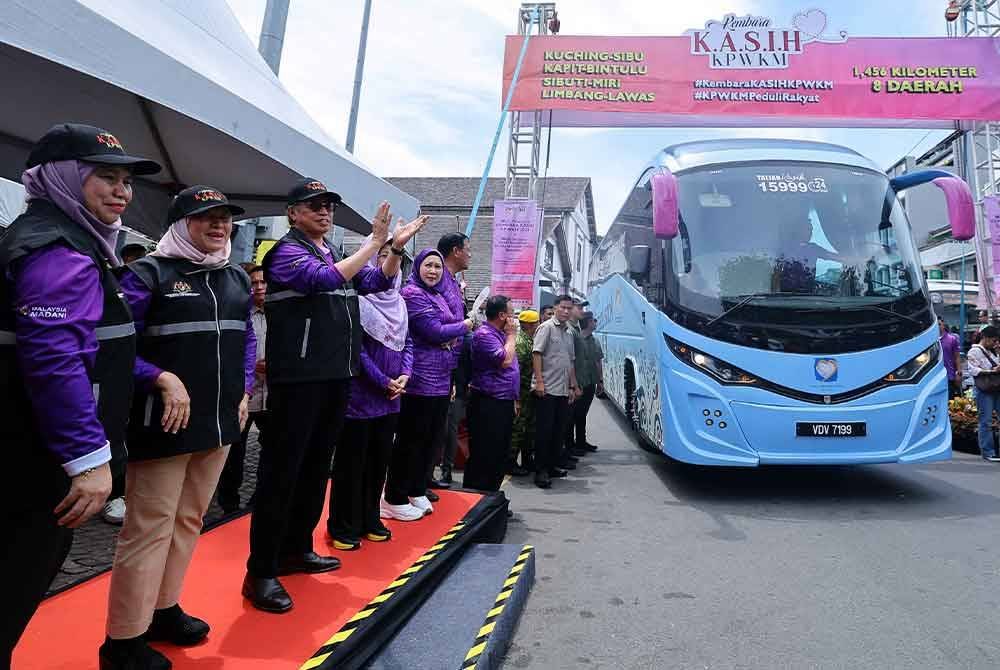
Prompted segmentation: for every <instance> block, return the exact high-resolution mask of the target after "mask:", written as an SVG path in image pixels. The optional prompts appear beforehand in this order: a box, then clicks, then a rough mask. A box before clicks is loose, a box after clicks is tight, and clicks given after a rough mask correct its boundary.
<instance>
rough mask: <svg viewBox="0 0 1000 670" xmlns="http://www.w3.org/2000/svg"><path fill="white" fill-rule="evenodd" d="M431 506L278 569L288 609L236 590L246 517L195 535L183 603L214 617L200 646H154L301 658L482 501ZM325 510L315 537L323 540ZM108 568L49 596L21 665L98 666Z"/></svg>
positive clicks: (206, 657)
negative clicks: (265, 605)
mask: <svg viewBox="0 0 1000 670" xmlns="http://www.w3.org/2000/svg"><path fill="white" fill-rule="evenodd" d="M440 493H441V501H440V502H438V503H435V504H434V514H432V515H430V516H428V517H425V518H423V519H421V520H420V521H417V522H412V523H399V522H395V521H389V522H387V525H388V526H389V528H390V529H391V530H392V540H390V541H389V542H384V543H374V542H363V543H362V548H361V550H359V551H351V552H337V551H334V550H333V549H332V548H331V549H329V550H328V551H329V553H335V554H337V555H338V556H340V559H341V560H342V561H343V566H342V567H341V568H340V570H337V571H336V572H330V573H326V574H323V575H294V576H291V577H282V583H283V584H284V585H285V588H287V589H288V592H289V593H290V594H291V596H292V599H293V600H294V601H295V607H294V608H293V609H292V610H291V611H290V612H288V613H286V614H281V615H275V614H265V613H263V612H258V611H257V610H255V609H254V608H253V607H251V606H250V605H249V603H247V602H246V601H245V600H244V599H243V597H242V596H241V595H240V585H241V584H242V582H243V576H244V574H245V566H246V557H247V552H248V535H249V529H250V517H249V516H244V517H241V518H239V519H237V520H235V521H232V522H230V523H227V524H224V525H222V526H220V527H218V528H215V529H213V530H211V531H209V532H208V533H206V534H205V535H204V536H202V538H201V540H200V541H199V542H198V547H197V549H196V550H195V554H194V559H193V562H192V564H191V569H190V571H189V572H188V576H187V581H186V583H185V586H184V595H183V596H182V597H181V606H182V607H184V609H185V610H186V611H188V612H190V613H191V614H194V615H196V616H199V617H201V618H203V619H205V620H206V621H208V622H209V624H210V625H211V626H212V633H211V634H210V635H209V637H208V639H207V640H206V641H205V642H204V643H202V644H201V645H199V646H197V647H189V648H186V649H185V648H181V647H174V646H172V645H157V648H158V649H160V650H161V651H162V652H163V653H165V654H166V655H167V656H168V657H169V658H170V660H172V661H173V664H174V668H176V669H177V670H184V669H186V668H191V669H195V668H197V669H199V670H217V669H218V668H237V667H238V668H241V669H244V668H249V669H255V668H259V669H260V670H264V669H267V670H280V669H282V668H289V669H293V668H298V667H300V666H301V665H302V664H303V663H304V662H305V661H306V660H308V659H309V657H310V656H311V655H312V654H313V652H315V651H316V650H317V649H319V647H321V646H322V645H323V644H324V643H325V642H326V641H327V640H328V639H330V636H331V635H333V634H334V633H335V632H337V631H338V630H339V629H340V628H341V626H343V625H344V624H345V623H346V622H347V620H348V619H350V618H351V617H352V616H353V615H354V614H355V613H356V612H357V611H358V610H360V609H361V608H362V607H364V606H365V605H366V604H367V603H368V602H369V601H370V600H371V599H372V598H374V597H375V596H376V595H378V594H379V592H380V591H382V589H383V588H385V587H386V586H387V585H388V584H390V583H391V582H392V581H393V580H395V579H396V577H397V576H399V575H400V574H401V573H402V572H403V571H404V570H406V569H407V568H408V567H410V565H412V564H413V562H414V561H415V560H416V559H418V558H419V557H420V556H421V555H422V554H423V553H424V552H425V551H426V550H427V549H428V548H430V547H431V546H432V545H434V544H435V542H437V540H438V539H439V538H440V537H441V536H442V535H444V534H446V533H447V532H448V530H449V529H450V528H451V527H452V526H453V525H454V524H455V523H457V522H458V521H459V520H460V519H461V518H462V517H463V516H465V514H466V513H467V512H468V511H469V510H470V509H472V507H473V506H474V505H475V504H476V503H477V502H478V501H479V500H480V496H478V495H476V494H472V493H459V492H447V491H441V492H440ZM325 529H326V517H325V516H324V519H323V522H322V523H321V524H320V526H319V528H318V529H317V531H316V535H315V546H316V548H317V549H320V550H321V551H322V550H323V549H322V548H323V547H327V546H328V545H327V544H326V539H325V534H326V530H325ZM110 578H111V575H110V573H108V574H104V575H101V576H100V577H96V578H94V579H91V580H89V581H87V582H85V583H83V584H80V585H79V586H76V587H74V588H72V589H70V590H68V591H65V592H63V593H60V594H59V595H56V596H53V597H52V598H49V599H48V600H46V601H45V602H44V603H42V606H41V607H40V608H39V610H38V613H37V614H36V615H35V618H34V619H32V621H31V624H30V625H29V626H28V630H27V631H25V634H24V637H23V638H22V639H21V642H20V644H19V645H18V647H17V649H16V650H15V652H14V663H13V667H14V668H16V669H17V670H29V669H30V670H34V669H36V668H37V669H39V670H42V669H44V670H84V669H86V668H96V667H97V648H98V647H99V646H100V644H101V642H103V640H104V624H105V616H106V614H107V602H108V585H109V583H110Z"/></svg>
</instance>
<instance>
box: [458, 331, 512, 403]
mask: <svg viewBox="0 0 1000 670" xmlns="http://www.w3.org/2000/svg"><path fill="white" fill-rule="evenodd" d="M506 342H507V336H506V335H505V334H504V333H503V332H502V331H500V330H499V329H498V328H497V327H496V326H494V325H493V324H492V323H489V322H486V323H484V324H483V325H481V326H479V328H477V329H476V332H475V333H473V334H472V355H471V358H472V376H471V378H470V379H469V386H470V387H471V388H473V389H476V390H477V391H479V392H480V393H483V394H484V395H488V396H490V397H491V398H496V399H497V400H517V399H518V397H519V395H520V392H521V371H520V368H519V367H518V364H517V356H515V357H514V359H513V360H512V361H511V363H510V365H508V366H507V367H504V366H503V362H504V359H505V358H506V357H507V352H506V351H505V350H504V345H505V344H506Z"/></svg>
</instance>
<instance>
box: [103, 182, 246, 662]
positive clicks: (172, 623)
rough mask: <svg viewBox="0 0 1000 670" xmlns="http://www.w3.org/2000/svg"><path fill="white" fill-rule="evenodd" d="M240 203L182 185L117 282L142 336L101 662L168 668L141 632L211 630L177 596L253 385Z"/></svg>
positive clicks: (165, 635) (193, 636)
mask: <svg viewBox="0 0 1000 670" xmlns="http://www.w3.org/2000/svg"><path fill="white" fill-rule="evenodd" d="M242 213H243V210H242V209H241V208H239V207H236V206H234V205H230V204H229V201H228V200H227V199H226V196H225V195H223V194H222V193H220V192H219V191H217V190H216V189H214V188H210V187H207V186H194V187H191V188H189V189H186V190H184V191H182V192H181V193H180V194H179V195H178V196H177V197H176V198H174V201H173V204H172V205H171V207H170V213H169V220H170V221H173V222H174V223H173V224H172V225H171V227H170V229H169V230H168V231H167V233H166V234H165V235H164V236H163V239H161V240H160V242H159V244H158V245H157V249H156V251H154V252H153V253H152V254H151V255H150V256H147V257H146V258H143V259H141V260H139V261H136V262H135V263H133V264H131V265H130V266H129V268H128V271H127V272H126V274H125V276H124V278H123V279H122V282H121V285H122V290H123V291H124V293H125V297H126V300H128V302H129V304H130V306H131V307H132V313H133V316H134V318H135V322H136V331H137V333H138V334H139V345H138V357H137V359H136V365H135V380H136V395H135V397H134V399H133V402H132V414H131V417H130V420H129V439H128V445H129V451H130V453H129V465H128V469H127V473H126V488H125V492H126V504H125V523H124V526H123V527H122V532H121V535H120V536H119V538H118V548H117V551H116V552H115V563H114V568H113V570H112V573H111V594H110V597H109V602H110V604H109V608H108V625H107V633H108V638H107V640H106V641H105V643H104V644H103V645H102V646H101V650H100V660H101V670H117V669H125V668H128V669H129V670H133V669H138V668H143V669H146V668H148V669H150V670H161V669H165V668H169V667H170V661H168V660H167V659H166V657H165V656H163V655H162V654H160V653H159V652H157V651H156V650H154V649H152V648H151V647H150V646H149V645H148V644H147V641H153V640H167V641H170V642H173V643H174V644H178V645H191V644H196V643H198V642H200V641H201V640H202V639H204V637H205V636H206V635H208V631H209V627H208V624H206V623H205V622H204V621H202V620H200V619H197V618H195V617H192V616H190V615H188V614H186V613H185V612H184V611H183V610H182V609H181V607H180V605H179V604H178V602H177V601H178V598H179V597H180V592H181V587H182V585H183V583H184V575H185V573H186V572H187V568H188V564H189V563H190V561H191V554H192V552H193V551H194V546H195V543H196V542H197V540H198V535H199V533H200V532H201V526H202V518H203V517H204V515H205V511H206V510H207V509H208V504H209V501H210V500H211V498H212V493H213V492H214V491H215V487H216V484H217V483H218V481H219V475H220V473H221V472H222V467H223V466H224V465H225V462H226V454H227V453H228V451H229V445H230V444H232V443H233V442H235V441H236V440H238V439H239V438H240V431H241V430H242V427H243V423H244V422H245V421H246V418H247V403H248V400H249V393H250V392H251V391H252V389H253V369H254V365H255V363H256V360H255V359H256V355H255V354H256V338H255V337H254V331H253V327H252V322H251V321H250V310H251V300H250V279H249V277H247V274H246V272H244V271H243V270H242V269H241V268H239V267H237V266H235V265H231V264H230V263H229V252H230V242H229V240H230V236H231V234H232V217H233V215H239V214H242Z"/></svg>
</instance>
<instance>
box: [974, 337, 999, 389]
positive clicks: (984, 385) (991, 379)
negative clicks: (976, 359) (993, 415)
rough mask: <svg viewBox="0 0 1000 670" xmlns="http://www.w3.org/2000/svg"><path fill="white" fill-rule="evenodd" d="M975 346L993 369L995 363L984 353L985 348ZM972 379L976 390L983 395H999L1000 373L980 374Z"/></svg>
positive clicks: (987, 353) (986, 352)
mask: <svg viewBox="0 0 1000 670" xmlns="http://www.w3.org/2000/svg"><path fill="white" fill-rule="evenodd" d="M975 346H977V347H979V350H980V351H982V352H983V354H984V355H985V356H986V359H987V360H988V361H989V362H990V363H992V364H993V366H994V367H995V366H996V364H997V362H996V361H995V360H994V359H993V357H992V356H990V353H989V352H988V351H986V347H981V346H979V345H978V344H977V345H975ZM973 379H974V380H975V384H976V388H977V389H978V390H980V391H982V392H983V393H1000V372H980V373H979V374H978V375H976V376H975V377H974V378H973Z"/></svg>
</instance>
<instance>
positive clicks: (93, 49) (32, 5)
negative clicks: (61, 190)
mask: <svg viewBox="0 0 1000 670" xmlns="http://www.w3.org/2000/svg"><path fill="white" fill-rule="evenodd" d="M319 67H320V66H318V69H319ZM0 72H2V73H3V74H2V76H0V86H2V89H0V90H2V95H3V97H4V100H5V104H3V105H0V176H2V177H7V178H9V179H12V180H16V181H19V180H20V173H21V171H22V170H23V169H24V161H25V158H26V157H27V153H28V150H29V149H30V147H31V145H32V143H33V142H34V141H35V140H36V139H37V138H38V137H40V136H41V135H42V134H43V133H44V132H45V131H46V130H47V129H48V128H49V127H51V126H52V125H54V124H56V123H60V122H65V121H73V122H78V123H89V124H91V125H95V126H100V127H103V128H106V129H108V130H109V131H111V132H112V133H113V134H115V135H116V136H117V137H118V138H119V140H121V142H122V143H123V144H124V145H125V148H126V150H127V151H128V152H129V153H131V154H135V155H140V156H148V157H150V158H153V159H154V160H156V161H158V162H159V163H160V164H161V165H163V166H164V168H165V169H164V171H163V172H162V173H160V174H159V175H154V176H153V177H150V178H143V179H142V180H141V181H140V183H139V184H138V186H137V188H136V200H135V201H134V202H133V205H132V206H131V207H129V210H128V212H127V213H126V215H125V223H126V224H127V225H129V226H131V227H132V228H135V229H137V230H140V231H142V232H145V233H146V234H149V235H151V236H153V237H159V235H160V233H161V232H162V231H163V230H164V229H165V226H166V223H167V222H166V221H165V213H166V209H167V202H168V199H169V198H170V197H171V196H172V195H173V193H174V192H176V190H177V189H178V188H180V187H184V186H190V185H194V184H208V185H211V186H215V187H216V188H219V189H221V190H222V191H224V192H226V193H227V194H228V195H229V196H230V198H231V199H233V200H234V201H235V202H236V203H237V204H239V205H240V206H242V207H244V208H246V210H247V213H246V215H245V216H246V217H256V216H269V215H280V214H283V213H284V209H285V206H284V194H285V192H286V191H287V190H288V188H289V187H290V185H291V184H292V182H293V181H294V180H295V179H297V178H299V177H301V176H309V177H315V178H317V179H321V180H323V181H324V182H325V183H326V184H327V186H328V187H329V188H331V189H333V190H335V191H337V192H338V193H340V195H341V196H342V197H343V198H344V204H345V205H346V207H344V208H341V209H340V210H338V211H337V214H336V217H335V222H336V223H337V224H338V225H340V226H343V227H345V228H348V229H350V230H353V231H356V232H360V233H365V234H366V233H367V232H369V230H370V219H371V217H372V216H373V215H374V213H375V210H376V208H377V207H378V205H379V203H380V202H382V201H383V200H385V201H388V202H389V203H390V204H391V206H392V210H393V213H394V214H396V215H398V216H402V217H404V218H406V219H411V218H413V217H414V216H416V214H417V211H418V208H419V204H418V203H417V201H416V200H415V199H414V198H412V197H411V196H409V195H407V194H406V193H403V192H402V191H400V190H398V189H397V188H395V187H393V186H392V185H390V184H388V183H387V182H385V181H383V180H382V179H379V178H378V177H376V176H375V175H374V174H372V172H371V171H370V170H368V169H367V168H366V167H364V166H363V165H362V164H361V163H359V162H358V161H357V160H356V159H354V158H353V157H352V156H351V155H350V154H348V153H347V152H346V151H344V150H343V149H341V148H340V147H339V146H337V145H336V143H335V142H334V141H333V140H331V139H330V137H329V136H328V135H327V134H326V133H325V132H324V131H323V130H322V129H321V128H320V127H319V125H318V124H317V123H316V122H315V121H314V120H313V119H312V118H311V117H310V116H309V115H308V114H307V113H306V112H305V110H303V109H302V107H301V106H300V105H299V104H298V103H297V102H296V101H295V99H294V98H293V97H292V96H291V95H290V94H289V93H288V92H287V91H286V90H285V89H284V87H283V86H282V85H281V83H280V82H279V81H278V79H277V77H275V75H274V74H273V73H272V72H271V70H270V69H269V68H268V66H267V64H266V63H265V62H264V61H263V59H262V58H261V57H260V55H259V54H258V53H257V51H256V49H255V48H254V45H253V44H252V42H251V41H250V39H249V38H248V36H247V35H246V33H244V32H243V30H242V28H241V27H240V25H239V23H238V21H237V19H236V17H235V16H233V14H232V12H231V11H230V9H229V7H228V6H227V5H226V3H225V2H224V0H142V1H141V2H140V1H139V0H5V2H2V3H0ZM321 79H322V76H319V77H318V80H321Z"/></svg>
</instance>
